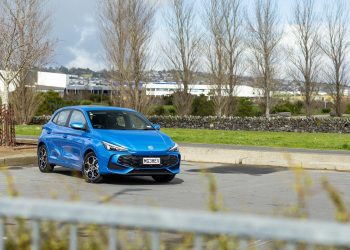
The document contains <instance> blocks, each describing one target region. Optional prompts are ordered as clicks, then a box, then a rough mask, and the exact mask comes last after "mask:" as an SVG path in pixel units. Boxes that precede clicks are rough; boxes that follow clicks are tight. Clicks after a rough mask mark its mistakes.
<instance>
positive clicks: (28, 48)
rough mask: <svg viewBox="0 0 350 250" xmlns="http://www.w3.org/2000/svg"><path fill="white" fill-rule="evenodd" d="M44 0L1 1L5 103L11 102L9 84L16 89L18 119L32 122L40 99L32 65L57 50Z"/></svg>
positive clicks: (36, 65)
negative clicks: (54, 49)
mask: <svg viewBox="0 0 350 250" xmlns="http://www.w3.org/2000/svg"><path fill="white" fill-rule="evenodd" d="M45 5H46V3H45V1H41V0H22V1H20V0H16V1H10V0H1V1H0V34H1V36H2V39H1V40H0V65H1V68H2V69H3V71H2V72H0V79H1V80H2V81H3V82H4V89H5V91H4V93H3V103H4V104H5V105H8V103H9V98H8V97H9V93H8V90H9V86H10V84H13V85H14V87H15V91H14V92H13V98H11V103H12V104H13V107H14V111H15V117H16V121H17V122H18V123H29V122H30V121H31V119H32V117H33V116H34V114H35V112H36V110H37V108H38V106H39V104H40V101H39V99H38V96H37V93H36V91H35V82H28V81H27V78H28V74H29V72H30V71H31V70H32V69H35V68H41V67H43V66H45V65H46V64H47V63H48V62H49V59H50V56H51V55H52V53H53V48H54V41H52V40H51V39H50V38H49V32H50V28H51V25H50V24H51V23H50V18H49V14H48V13H47V11H46V10H45Z"/></svg>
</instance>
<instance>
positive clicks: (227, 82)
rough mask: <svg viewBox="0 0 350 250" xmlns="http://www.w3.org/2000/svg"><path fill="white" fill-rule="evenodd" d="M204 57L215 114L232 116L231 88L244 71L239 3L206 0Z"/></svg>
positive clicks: (235, 0) (233, 94)
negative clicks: (207, 0)
mask: <svg viewBox="0 0 350 250" xmlns="http://www.w3.org/2000/svg"><path fill="white" fill-rule="evenodd" d="M206 23H207V25H206V26H207V27H208V33H209V39H208V42H207V44H208V45H207V48H208V52H207V58H208V61H209V68H210V71H211V75H212V83H213V84H214V103H215V106H216V114H217V115H218V116H221V115H223V114H226V115H233V114H234V111H235V107H234V106H235V94H236V93H235V87H236V86H237V85H239V84H240V79H241V78H240V75H241V74H243V72H244V66H243V63H242V56H243V51H244V46H243V33H242V26H243V18H242V6H241V0H210V3H209V5H208V7H207V8H206Z"/></svg>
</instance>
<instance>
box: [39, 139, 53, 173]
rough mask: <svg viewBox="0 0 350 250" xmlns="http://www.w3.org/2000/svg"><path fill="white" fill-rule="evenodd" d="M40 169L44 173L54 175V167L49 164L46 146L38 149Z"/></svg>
mask: <svg viewBox="0 0 350 250" xmlns="http://www.w3.org/2000/svg"><path fill="white" fill-rule="evenodd" d="M38 167H39V170H40V171H41V172H42V173H52V172H53V169H54V165H51V164H50V163H49V159H48V155H47V148H46V146H45V145H44V144H42V145H40V146H39V147H38Z"/></svg>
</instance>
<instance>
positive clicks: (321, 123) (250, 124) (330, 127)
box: [32, 116, 350, 133]
mask: <svg viewBox="0 0 350 250" xmlns="http://www.w3.org/2000/svg"><path fill="white" fill-rule="evenodd" d="M148 118H149V119H150V121H151V122H153V123H156V124H159V125H160V126H161V127H163V128H188V129H213V130H247V131H274V132H310V133H313V132H323V133H350V119H345V118H330V117H329V118H284V117H273V118H270V119H267V118H264V117H246V118H240V117H222V118H218V117H196V116H186V117H180V116H151V117H148ZM49 119H50V117H49V116H44V117H34V119H33V122H32V123H33V124H44V123H46V122H47V121H48V120H49Z"/></svg>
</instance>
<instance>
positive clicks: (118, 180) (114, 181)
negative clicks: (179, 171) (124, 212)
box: [54, 167, 184, 186]
mask: <svg viewBox="0 0 350 250" xmlns="http://www.w3.org/2000/svg"><path fill="white" fill-rule="evenodd" d="M54 174H61V175H65V176H71V177H75V178H79V179H83V176H82V174H81V172H79V171H74V170H70V169H67V168H61V167H58V168H55V170H54ZM183 182H184V180H183V179H181V178H178V177H175V178H174V180H172V181H171V182H169V183H157V182H155V181H154V180H153V179H152V177H150V176H123V175H108V176H105V177H104V180H103V182H102V184H111V185H128V186H130V185H157V186H159V185H178V184H181V183H183Z"/></svg>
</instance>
